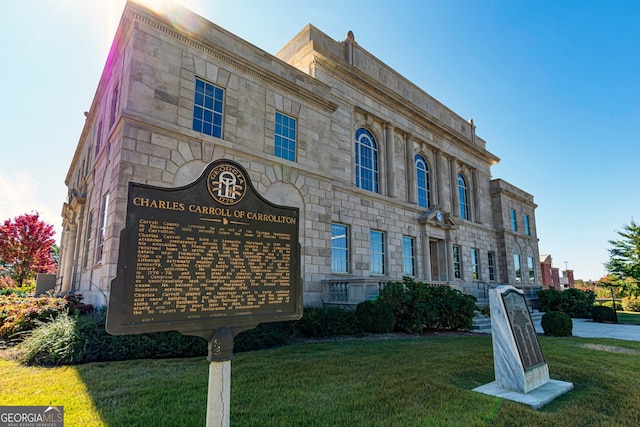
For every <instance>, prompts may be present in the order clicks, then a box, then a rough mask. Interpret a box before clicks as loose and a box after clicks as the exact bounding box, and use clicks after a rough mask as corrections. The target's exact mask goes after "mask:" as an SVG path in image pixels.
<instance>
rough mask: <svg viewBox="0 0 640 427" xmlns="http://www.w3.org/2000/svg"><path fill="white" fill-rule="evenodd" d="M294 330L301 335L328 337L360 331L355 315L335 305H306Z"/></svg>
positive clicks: (358, 332) (359, 332) (355, 333)
mask: <svg viewBox="0 0 640 427" xmlns="http://www.w3.org/2000/svg"><path fill="white" fill-rule="evenodd" d="M294 324H295V326H294V327H295V330H296V332H297V333H299V334H300V335H301V336H303V337H315V338H329V337H337V336H344V335H357V334H361V333H362V328H361V327H360V326H359V325H358V321H357V320H356V315H355V313H354V312H353V311H351V310H346V309H343V308H341V307H337V306H306V307H304V312H303V315H302V318H301V319H300V320H298V321H296V322H294Z"/></svg>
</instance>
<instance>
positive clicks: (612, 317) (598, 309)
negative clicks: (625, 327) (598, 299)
mask: <svg viewBox="0 0 640 427" xmlns="http://www.w3.org/2000/svg"><path fill="white" fill-rule="evenodd" d="M591 316H593V321H594V322H600V323H602V322H615V321H616V312H615V311H613V308H611V307H607V306H604V305H594V306H593V308H592V309H591Z"/></svg>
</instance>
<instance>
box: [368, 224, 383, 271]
mask: <svg viewBox="0 0 640 427" xmlns="http://www.w3.org/2000/svg"><path fill="white" fill-rule="evenodd" d="M369 236H370V248H371V251H370V257H371V274H384V234H382V233H381V232H380V231H371V233H369Z"/></svg>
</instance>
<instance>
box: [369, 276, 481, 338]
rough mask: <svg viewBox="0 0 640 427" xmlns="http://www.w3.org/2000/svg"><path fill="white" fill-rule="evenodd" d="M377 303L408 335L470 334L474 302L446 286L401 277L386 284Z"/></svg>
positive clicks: (471, 298)
mask: <svg viewBox="0 0 640 427" xmlns="http://www.w3.org/2000/svg"><path fill="white" fill-rule="evenodd" d="M379 299H380V300H381V301H382V302H385V303H386V304H387V305H388V306H389V307H391V309H392V310H393V313H394V315H395V316H396V328H397V329H399V330H400V331H403V332H407V333H422V332H423V331H424V329H434V330H442V329H450V330H470V329H471V328H472V323H473V317H474V315H475V310H476V299H475V298H474V297H473V296H471V295H465V294H463V293H462V292H460V291H458V290H457V289H454V288H452V287H450V286H446V285H430V284H427V283H422V282H416V281H414V280H413V279H412V278H410V277H406V276H405V277H404V278H403V281H402V282H390V283H387V284H386V285H385V286H384V287H383V288H382V289H381V290H380V296H379Z"/></svg>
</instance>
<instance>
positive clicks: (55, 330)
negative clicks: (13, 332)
mask: <svg viewBox="0 0 640 427" xmlns="http://www.w3.org/2000/svg"><path fill="white" fill-rule="evenodd" d="M18 348H19V356H18V360H19V361H20V362H22V363H25V364H30V365H44V366H50V365H71V364H75V363H80V362H81V361H82V358H83V357H84V351H83V343H82V340H81V338H80V337H79V336H78V334H77V333H76V319H74V318H73V317H71V316H69V315H68V314H66V313H62V314H60V315H59V316H58V317H57V318H56V319H55V320H53V321H51V322H49V323H44V324H42V325H41V326H40V327H38V328H36V329H34V330H33V331H32V332H31V334H30V335H29V337H28V339H26V340H25V341H23V342H22V343H21V344H19V346H18Z"/></svg>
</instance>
